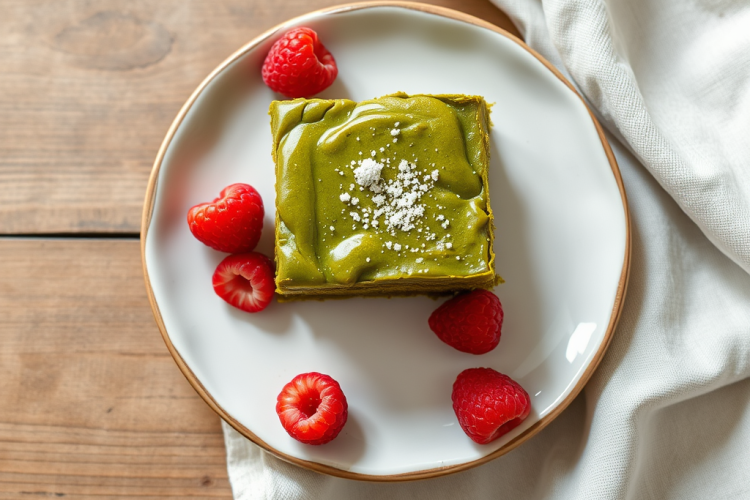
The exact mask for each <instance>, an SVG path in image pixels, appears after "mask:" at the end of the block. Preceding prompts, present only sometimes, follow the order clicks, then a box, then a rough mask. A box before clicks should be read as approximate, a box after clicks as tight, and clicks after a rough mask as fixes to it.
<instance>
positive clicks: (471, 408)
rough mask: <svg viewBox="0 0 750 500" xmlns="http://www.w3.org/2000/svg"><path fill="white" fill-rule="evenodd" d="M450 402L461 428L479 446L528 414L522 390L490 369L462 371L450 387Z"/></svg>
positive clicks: (526, 401) (515, 424)
mask: <svg viewBox="0 0 750 500" xmlns="http://www.w3.org/2000/svg"><path fill="white" fill-rule="evenodd" d="M451 399H452V400H453V411H455V412H456V417H457V418H458V423H459V424H460V425H461V428H462V429H463V430H464V432H465V433H466V434H467V435H468V436H469V437H470V438H471V439H472V440H473V441H475V442H477V443H479V444H487V443H489V442H491V441H494V440H495V439H497V438H499V437H500V436H502V435H503V434H505V433H507V432H508V431H510V430H511V429H513V428H515V427H517V426H518V425H519V424H520V423H521V422H523V420H524V419H525V418H526V417H527V416H528V415H529V411H530V410H531V399H530V398H529V395H528V394H527V393H526V391H525V390H523V387H521V386H520V385H518V383H517V382H516V381H514V380H513V379H511V378H510V377H508V376H507V375H503V374H502V373H499V372H496V371H495V370H493V369H492V368H470V369H468V370H464V371H462V372H461V373H460V374H459V375H458V377H456V381H455V382H454V383H453V394H452V395H451Z"/></svg>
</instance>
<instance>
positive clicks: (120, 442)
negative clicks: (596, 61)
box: [0, 0, 515, 498]
mask: <svg viewBox="0 0 750 500" xmlns="http://www.w3.org/2000/svg"><path fill="white" fill-rule="evenodd" d="M336 3H340V2H336V1H330V0H312V1H309V2H305V1H301V0H291V1H286V2H277V1H273V2H272V1H270V0H243V1H239V0H199V1H195V2H183V1H181V0H163V1H159V2H146V1H135V2H125V1H123V0H102V1H97V2H88V1H84V0H64V1H61V2H60V1H58V2H51V1H44V0H0V186H1V188H0V255H2V259H0V498H35V497H45V496H50V497H63V496H68V497H71V496H72V497H83V496H86V497H100V498H114V497H123V496H138V497H140V498H156V497H178V496H179V497H186V496H195V497H201V498H204V497H222V498H230V497H231V490H230V487H229V482H228V480H227V472H226V462H225V455H224V442H223V437H222V432H221V426H220V421H219V418H218V416H216V414H214V413H213V412H212V410H211V409H210V408H209V407H208V406H207V405H206V404H205V403H204V402H203V401H202V400H201V399H200V398H199V397H198V396H197V395H196V393H195V392H194V391H193V389H192V388H191V387H190V386H189V385H188V383H187V381H186V380H185V379H184V378H183V376H182V374H181V373H180V371H179V370H178V369H177V366H176V365H175V363H174V362H173V360H172V358H171V357H170V355H169V353H168V352H167V349H166V347H165V346H164V344H163V342H162V340H161V337H160V335H159V332H158V330H157V328H156V325H155V323H154V320H153V316H152V314H151V309H150V307H149V303H148V300H147V299H146V292H145V287H144V283H143V277H142V271H141V258H140V249H139V242H138V236H139V235H138V232H139V227H140V220H141V207H142V203H143V198H144V195H145V189H146V181H147V178H148V175H149V172H150V170H151V165H152V162H153V159H154V156H155V155H156V151H157V149H158V147H159V144H160V143H161V141H162V138H163V137H164V135H165V133H166V131H167V128H168V127H169V125H170V123H171V121H172V120H173V118H174V117H175V115H176V114H177V111H178V110H179V108H180V106H181V105H182V103H183V102H184V101H185V100H186V99H187V97H188V96H189V95H190V93H191V92H192V91H193V89H194V88H195V87H196V86H197V85H198V84H199V83H200V81H201V80H202V79H203V78H204V77H205V76H206V75H207V74H208V73H209V72H210V71H211V70H212V69H213V68H214V67H215V66H216V65H218V64H219V63H220V62H221V61H222V60H223V59H224V58H226V57H227V56H228V55H229V54H231V53H232V52H233V51H234V50H236V49H237V48H239V47H240V46H241V45H243V44H244V43H245V42H247V41H248V40H250V39H252V38H253V37H255V36H256V35H258V34H260V33H261V32H263V31H265V30H267V29H269V28H271V27H273V26H274V25H276V24H278V23H280V22H282V21H285V20H286V19H289V18H291V17H294V16H298V15H300V14H304V13H306V12H309V11H311V10H316V9H319V8H323V7H328V6H331V5H335V4H336ZM427 3H433V4H438V5H442V6H446V7H451V8H454V9H457V10H461V11H464V12H466V13H469V14H472V15H475V16H477V17H480V18H483V19H485V20H487V21H489V22H492V23H494V24H497V25H499V26H501V27H504V28H506V29H510V30H512V31H514V32H515V30H514V28H513V26H512V24H511V23H510V21H509V20H508V18H507V17H505V16H504V15H503V14H502V13H501V12H500V11H499V10H497V9H496V8H495V7H494V6H493V5H492V4H490V3H489V2H488V1H487V0H463V1H459V0H432V1H430V2H427Z"/></svg>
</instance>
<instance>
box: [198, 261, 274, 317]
mask: <svg viewBox="0 0 750 500" xmlns="http://www.w3.org/2000/svg"><path fill="white" fill-rule="evenodd" d="M273 275H274V271H273V262H271V259H269V258H268V257H266V256H265V255H263V254H259V253H257V252H250V253H243V254H237V255H230V256H229V257H227V258H225V259H224V260H222V261H221V262H219V265H218V266H216V271H214V276H213V284H214V291H215V292H216V295H218V296H219V297H221V298H222V299H224V300H225V301H226V302H227V303H228V304H230V305H233V306H234V307H236V308H238V309H242V310H243V311H246V312H250V313H253V312H258V311H262V310H263V309H265V308H266V306H268V304H269V303H270V302H271V300H272V299H273V292H274V290H275V288H276V285H275V284H274V281H273Z"/></svg>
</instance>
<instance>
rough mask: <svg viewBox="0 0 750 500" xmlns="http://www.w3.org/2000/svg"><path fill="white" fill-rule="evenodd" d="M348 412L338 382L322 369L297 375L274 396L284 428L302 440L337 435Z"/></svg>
mask: <svg viewBox="0 0 750 500" xmlns="http://www.w3.org/2000/svg"><path fill="white" fill-rule="evenodd" d="M348 412H349V407H348V405H347V404H346V396H344V393H343V392H342V391H341V386H339V383H338V382H336V381H335V380H333V379H332V378H331V377H329V376H328V375H323V374H322V373H316V372H311V373H303V374H301V375H297V376H296V377H294V378H293V379H292V381H291V382H289V383H288V384H286V385H285V386H284V388H283V389H282V390H281V393H280V394H279V396H278V398H276V413H277V414H278V416H279V420H281V425H282V426H284V430H285V431H287V432H288V433H289V435H290V436H292V437H293V438H294V439H296V440H297V441H301V442H303V443H305V444H325V443H327V442H329V441H330V440H332V439H333V438H335V437H336V436H338V434H339V432H341V429H342V428H343V427H344V424H345V423H346V418H347V416H348Z"/></svg>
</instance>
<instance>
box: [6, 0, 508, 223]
mask: <svg viewBox="0 0 750 500" xmlns="http://www.w3.org/2000/svg"><path fill="white" fill-rule="evenodd" d="M339 3H342V2H340V1H337V0H311V1H310V0H289V1H284V2H276V1H274V2H271V1H268V0H244V1H239V0H200V1H193V2H184V1H181V0H163V1H159V2H152V1H145V0H135V1H130V2H125V1H123V0H98V1H96V2H90V1H88V0H64V1H56V2H53V1H50V0H45V1H41V0H0V12H1V13H2V14H1V15H0V68H2V71H0V131H2V132H1V133H0V185H2V186H3V189H2V190H0V234H40V233H132V234H136V233H137V232H138V230H139V228H140V218H141V206H142V204H143V195H144V192H145V189H146V183H147V180H148V175H149V172H150V170H151V166H152V162H153V159H154V157H155V155H156V152H157V149H158V147H159V144H160V143H161V141H162V139H163V137H164V135H165V134H166V132H167V129H168V127H169V125H170V123H171V122H172V120H173V119H174V117H175V116H176V114H177V112H178V111H179V109H180V107H181V106H182V104H183V103H184V102H185V100H186V99H187V98H188V97H189V95H190V93H191V92H192V91H193V89H195V87H196V86H197V85H198V84H199V83H200V82H201V81H202V80H203V78H204V77H205V76H206V75H207V74H208V73H209V72H210V71H211V70H212V69H213V68H214V67H215V66H217V65H218V64H219V63H220V62H221V61H223V60H224V59H225V58H226V57H228V56H229V55H230V54H231V53H232V52H234V51H235V50H236V49H238V48H239V47H240V46H242V45H243V44H244V43H246V42H247V41H249V40H251V39H252V38H253V37H255V36H257V35H259V34H260V33H262V32H264V31H266V30H267V29H269V28H271V27H273V26H274V25H276V24H278V23H280V22H283V21H285V20H287V19H289V18H291V17H295V16H298V15H301V14H304V13H306V12H309V11H312V10H316V9H320V8H324V7H329V6H332V5H336V4H339ZM427 3H432V4H437V5H441V6H445V7H451V8H454V9H457V10H461V11H463V12H466V13H468V14H472V15H475V16H477V17H480V18H483V19H485V20H487V21H489V22H492V23H494V24H497V25H500V26H502V27H504V28H510V29H513V28H512V24H511V23H510V21H509V20H508V19H507V17H505V16H504V15H503V14H502V13H501V12H500V11H499V10H498V9H497V8H496V7H494V6H493V5H492V4H491V3H490V2H489V1H488V0H463V1H462V2H459V1H458V0H430V1H429V2H427Z"/></svg>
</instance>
